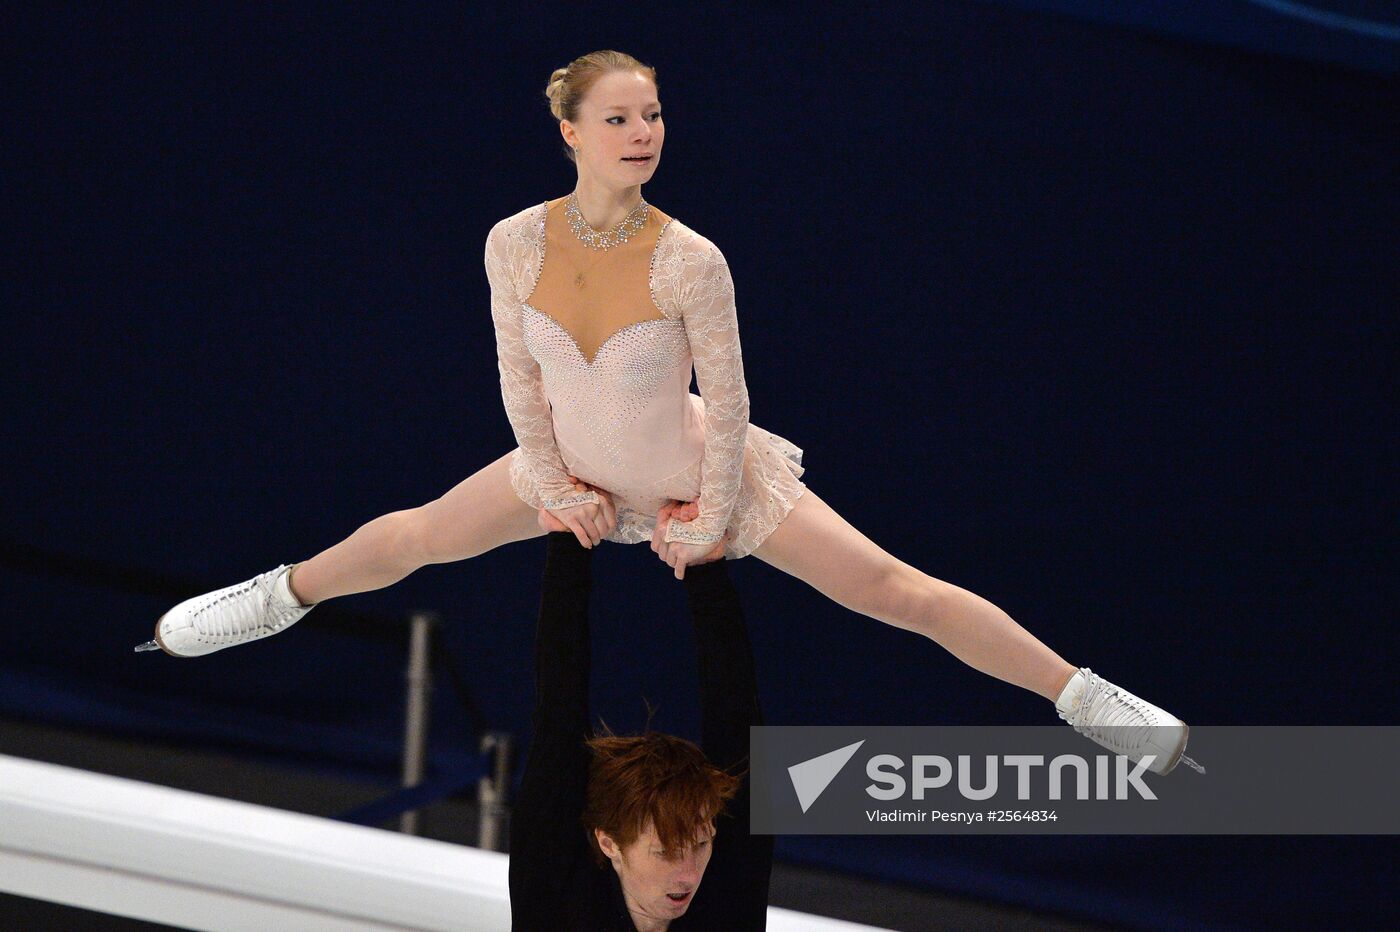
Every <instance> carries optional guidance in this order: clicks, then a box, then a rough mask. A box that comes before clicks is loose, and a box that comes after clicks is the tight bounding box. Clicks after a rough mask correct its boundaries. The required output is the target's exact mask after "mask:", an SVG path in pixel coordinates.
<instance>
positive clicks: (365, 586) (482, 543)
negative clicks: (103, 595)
mask: <svg viewBox="0 0 1400 932" xmlns="http://www.w3.org/2000/svg"><path fill="white" fill-rule="evenodd" d="M510 456H511V454H510V453H507V454H506V455H505V456H502V457H501V458H500V459H498V460H496V461H495V462H493V463H491V464H490V465H488V466H485V467H483V468H482V469H480V470H478V471H477V472H476V473H474V474H473V475H471V476H469V477H468V478H466V479H464V480H463V481H462V482H460V483H458V484H457V485H456V486H455V487H453V488H452V489H451V490H449V491H448V492H447V493H446V494H444V495H442V496H441V497H440V498H437V499H435V500H433V501H431V502H428V503H427V504H425V505H421V506H419V507H417V508H410V509H406V510H403V511H395V512H390V513H389V514H385V515H381V516H379V517H378V518H375V519H374V520H373V521H369V522H367V523H365V524H364V525H362V526H361V527H360V528H359V529H357V530H356V531H355V533H353V534H351V535H350V536H349V537H347V538H346V539H345V540H343V541H341V542H340V543H338V544H336V545H335V546H333V547H330V548H328V549H326V550H323V551H322V552H320V553H318V554H316V556H314V557H312V558H311V559H309V560H305V561H303V562H301V563H298V564H296V565H295V567H291V566H287V565H286V564H283V565H280V566H278V567H276V568H275V569H272V570H268V571H267V572H265V573H260V574H258V575H257V576H255V577H253V578H252V579H249V580H246V581H244V582H241V583H238V584H236V585H233V586H228V587H225V588H223V589H218V590H215V591H213V592H208V593H205V594H203V595H200V596H195V597H194V598H192V599H186V600H185V601H183V602H181V603H180V604H178V605H176V606H175V607H173V608H171V609H170V610H169V611H167V612H166V613H165V614H164V615H162V616H161V618H160V620H158V621H157V622H156V633H155V644H156V646H159V647H160V648H161V649H162V650H164V651H165V652H166V653H168V654H172V655H174V656H177V657H194V656H201V655H204V654H210V653H213V652H214V651H216V650H222V649H223V648H225V647H231V646H233V645H235V644H245V643H247V642H249V641H254V640H257V639H259V638H263V637H267V636H269V635H272V634H276V633H278V632H280V631H284V630H286V629H287V628H288V627H289V626H291V625H292V624H295V623H296V622H297V621H298V620H300V619H301V618H302V617H303V616H304V615H305V614H306V613H307V612H309V611H310V610H311V609H312V608H313V607H315V605H317V604H318V603H320V602H323V601H325V600H326V599H331V598H334V597H336V596H341V595H349V594H350V593H354V592H368V591H370V590H372V589H382V588H384V587H386V586H390V585H393V584H394V583H396V582H398V581H399V580H401V579H403V578H404V577H405V576H408V575H409V574H410V573H412V572H413V571H414V570H417V569H418V568H419V567H422V566H426V565H427V564H429V563H450V562H453V561H456V560H465V559H468V558H470V557H474V556H478V555H479V554H483V553H485V552H486V551H488V550H493V549H495V548H496V547H499V546H501V545H502V544H507V543H510V542H512V541H517V540H525V539H527V538H531V537H539V536H541V535H543V534H544V530H543V529H542V528H541V527H540V526H539V523H538V521H537V518H536V512H535V508H534V507H533V506H531V505H529V504H527V503H526V502H524V501H522V500H521V499H520V497H519V496H518V495H516V493H515V490H514V489H513V488H512V487H511V483H510V471H509V470H510ZM293 570H294V571H295V572H294V573H293ZM293 583H294V587H293ZM140 649H142V648H138V650H140Z"/></svg>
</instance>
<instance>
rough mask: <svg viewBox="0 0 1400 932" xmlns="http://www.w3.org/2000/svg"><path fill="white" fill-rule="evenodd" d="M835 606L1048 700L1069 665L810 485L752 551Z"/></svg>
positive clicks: (1070, 670)
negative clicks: (914, 635)
mask: <svg viewBox="0 0 1400 932" xmlns="http://www.w3.org/2000/svg"><path fill="white" fill-rule="evenodd" d="M753 555H754V556H756V557H758V558H759V559H760V560H762V561H764V562H765V563H768V564H770V565H772V566H775V567H777V568H778V569H780V570H782V571H783V572H785V573H788V574H789V575H791V576H795V577H797V578H798V579H800V580H802V581H803V582H805V583H807V584H808V585H809V586H812V587H813V588H814V589H816V590H817V591H819V592H821V593H823V594H824V595H826V596H827V597H829V598H831V599H833V600H834V601H836V602H837V603H839V604H841V605H843V606H845V607H846V608H849V609H850V610H852V611H855V612H859V613H861V614H862V615H868V616H869V617H871V618H875V619H878V620H880V621H883V622H886V623H888V624H892V625H896V626H897V627H900V628H905V629H908V630H910V631H915V632H918V633H919V634H922V635H924V636H925V637H928V638H930V639H932V640H933V641H935V642H937V643H938V644H940V645H941V646H943V647H944V648H946V649H947V650H949V651H950V652H952V654H953V655H954V656H956V657H957V658H958V659H959V660H961V661H962V662H963V663H966V664H967V665H969V666H971V667H973V668H975V669H977V670H980V671H982V672H983V673H986V674H989V675H991V676H994V677H996V678H997V679H1000V680H1004V681H1006V682H1008V683H1013V684H1015V685H1017V686H1020V687H1022V688H1024V689H1028V690H1030V691H1031V692H1035V693H1039V694H1040V695H1042V696H1044V697H1045V698H1046V699H1049V700H1051V701H1054V699H1055V698H1056V697H1057V696H1058V695H1059V694H1060V691H1061V690H1063V689H1064V687H1065V684H1066V683H1068V682H1069V679H1070V677H1072V676H1073V675H1074V672H1075V667H1072V666H1070V665H1069V664H1068V663H1067V662H1065V660H1064V658H1062V657H1061V656H1060V655H1059V654H1057V653H1055V652H1054V651H1052V650H1051V649H1050V648H1048V647H1046V646H1045V645H1044V644H1042V643H1041V642H1040V641H1039V640H1038V639H1037V638H1036V637H1035V636H1034V635H1032V634H1031V633H1030V632H1029V631H1027V630H1026V629H1025V628H1022V627H1021V626H1020V625H1019V624H1017V623H1016V622H1015V621H1013V620H1012V619H1011V617H1010V616H1009V615H1007V614H1006V612H1004V611H1002V610H1001V609H1000V608H998V607H997V606H995V605H993V604H992V603H991V602H988V601H987V600H986V599H984V598H982V597H981V596H979V595H977V594H976V593H974V592H969V591H967V590H966V589H962V588H960V587H958V586H955V585H953V584H952V583H947V582H944V581H943V580H941V579H935V578H934V577H932V576H930V575H928V574H927V573H924V572H922V571H921V570H919V569H918V568H916V567H913V566H910V565H909V564H907V563H905V562H904V561H902V560H899V559H897V558H895V557H894V556H892V555H890V554H889V553H887V552H885V551H884V550H883V549H881V548H880V547H879V546H878V545H876V544H875V542H874V541H872V540H870V538H868V537H866V536H865V535H864V534H862V533H861V532H860V531H858V530H856V529H855V528H854V527H852V526H851V524H850V523H849V522H847V521H846V520H845V519H844V518H842V517H841V516H840V515H839V514H837V513H836V512H835V511H833V510H832V508H831V506H829V505H828V504H827V503H826V502H825V501H823V500H822V499H821V498H820V497H819V496H818V495H817V494H816V493H815V492H813V491H812V490H811V489H810V488H808V489H807V491H806V492H804V493H803V495H802V497H801V498H799V499H798V500H797V504H796V505H795V506H793V509H792V511H791V512H790V513H789V514H788V516H787V517H786V518H784V519H783V522H782V523H781V524H779V525H778V526H777V528H775V529H774V530H773V533H772V534H770V535H769V536H768V537H767V539H766V540H764V542H763V543H762V544H761V545H760V546H759V547H758V548H757V549H756V550H754V551H753Z"/></svg>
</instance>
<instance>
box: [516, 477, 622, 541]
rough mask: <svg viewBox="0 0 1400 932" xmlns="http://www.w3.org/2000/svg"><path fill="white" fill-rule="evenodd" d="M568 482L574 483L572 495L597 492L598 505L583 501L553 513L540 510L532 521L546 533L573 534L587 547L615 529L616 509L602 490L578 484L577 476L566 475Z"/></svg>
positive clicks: (581, 483) (610, 497)
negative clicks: (560, 532) (535, 521)
mask: <svg viewBox="0 0 1400 932" xmlns="http://www.w3.org/2000/svg"><path fill="white" fill-rule="evenodd" d="M569 481H570V482H572V483H573V484H574V491H575V492H590V491H591V492H597V493H598V499H599V502H598V504H596V505H595V504H594V503H592V502H584V503H583V504H582V505H570V506H569V507H568V508H556V509H555V510H553V511H550V510H549V509H548V508H541V509H539V514H538V515H537V516H536V519H537V520H538V521H539V525H540V527H542V528H544V530H545V531H546V532H549V531H573V532H574V536H575V537H577V538H578V542H579V543H580V544H582V545H583V546H585V547H590V548H591V547H593V546H594V545H596V544H597V543H598V542H600V541H601V540H602V539H603V537H604V536H606V535H607V534H608V533H610V532H611V531H612V529H613V528H615V527H617V508H616V507H614V505H613V500H612V495H611V494H609V493H608V492H607V491H606V490H604V489H600V488H598V487H597V486H592V485H589V484H588V483H587V482H580V481H579V479H578V477H577V476H570V477H569Z"/></svg>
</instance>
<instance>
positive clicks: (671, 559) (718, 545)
mask: <svg viewBox="0 0 1400 932" xmlns="http://www.w3.org/2000/svg"><path fill="white" fill-rule="evenodd" d="M698 514H700V505H699V504H698V503H696V502H677V501H670V502H667V503H666V504H664V505H662V506H661V510H660V511H658V512H657V513H656V530H654V531H652V533H651V549H652V550H654V551H655V552H656V554H657V555H658V556H659V557H661V559H662V560H664V561H665V562H666V564H667V565H668V566H671V567H673V568H674V569H675V571H676V578H677V579H685V568H686V567H687V566H696V565H698V564H701V563H710V562H712V561H714V560H723V559H724V542H725V541H726V540H728V539H729V532H728V531H725V532H724V537H722V538H720V539H719V540H717V541H715V542H714V543H713V544H686V543H681V542H680V541H673V542H671V543H667V542H666V525H667V524H669V523H670V522H671V519H673V518H674V519H675V520H677V521H694V520H695V516H696V515H698Z"/></svg>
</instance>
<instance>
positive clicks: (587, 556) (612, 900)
mask: <svg viewBox="0 0 1400 932" xmlns="http://www.w3.org/2000/svg"><path fill="white" fill-rule="evenodd" d="M546 540H547V544H546V558H545V569H544V579H543V587H542V594H541V597H540V614H539V625H538V630H537V634H536V641H535V663H536V705H535V714H534V738H533V742H532V746H531V748H530V753H529V758H528V761H527V763H526V765H525V773H524V776H523V785H522V788H521V791H520V797H519V799H518V801H517V804H516V807H515V810H514V812H513V814H512V818H511V832H510V901H511V913H512V928H513V929H514V930H515V932H535V930H559V929H588V930H598V932H605V930H627V932H634V930H640V932H660V930H671V932H680V930H683V929H705V930H709V929H714V930H749V929H763V928H764V927H765V923H766V920H767V911H768V879H769V873H770V871H771V869H772V862H773V839H772V837H771V836H767V835H758V836H754V835H750V834H749V781H748V775H747V772H746V768H744V764H745V761H746V758H747V756H748V743H749V726H750V725H759V724H762V719H761V717H760V713H759V706H758V687H757V682H756V679H755V675H754V664H753V654H752V650H751V648H750V646H749V638H748V628H747V625H746V623H745V621H744V616H743V613H742V611H741V609H740V605H739V598H738V593H737V592H736V591H735V589H734V585H733V583H732V582H731V580H730V579H729V571H728V568H727V565H726V561H725V560H723V559H719V560H714V561H712V562H708V563H701V564H696V565H692V566H690V567H687V569H686V573H685V577H684V584H685V588H686V594H687V597H688V600H689V605H690V614H691V619H692V622H693V627H694V630H695V643H696V648H697V660H698V664H699V674H700V709H701V716H702V725H701V745H702V746H703V753H702V750H701V748H697V747H696V746H695V745H694V744H693V743H691V742H689V741H686V740H684V739H681V738H676V737H672V736H670V735H662V734H657V733H654V732H650V731H648V733H647V734H644V735H638V736H625V737H619V736H616V735H612V734H606V733H605V734H604V735H601V736H594V735H593V734H592V732H591V729H590V727H589V704H588V683H589V663H590V653H589V624H588V612H589V596H590V591H591V587H592V575H591V574H592V558H593V550H592V549H591V548H585V547H584V546H583V545H582V544H580V543H579V541H578V538H577V537H576V536H575V535H574V534H573V533H572V532H569V531H551V532H550V533H548V534H547V535H546ZM741 769H744V772H743V775H742V776H739V775H737V771H739V770H741ZM726 800H727V802H728V805H727V806H726ZM702 880H703V883H702Z"/></svg>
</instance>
